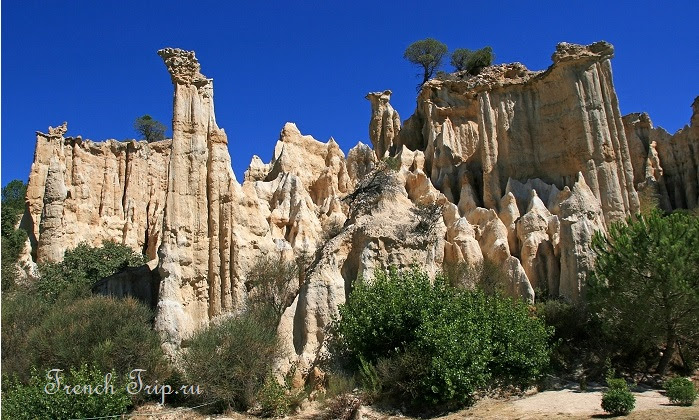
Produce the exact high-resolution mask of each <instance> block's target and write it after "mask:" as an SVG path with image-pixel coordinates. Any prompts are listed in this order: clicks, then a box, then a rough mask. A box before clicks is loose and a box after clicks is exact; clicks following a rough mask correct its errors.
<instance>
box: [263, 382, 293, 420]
mask: <svg viewBox="0 0 699 420" xmlns="http://www.w3.org/2000/svg"><path fill="white" fill-rule="evenodd" d="M257 399H258V401H259V403H260V407H261V409H262V411H261V413H260V414H261V415H263V416H271V417H278V416H284V415H286V414H288V413H289V405H290V402H289V397H288V395H287V389H286V388H285V387H283V386H282V385H280V384H279V382H278V381H277V380H276V379H275V378H274V376H272V375H269V376H268V377H267V379H266V380H265V382H264V384H263V385H262V389H260V393H259V395H258V397H257Z"/></svg>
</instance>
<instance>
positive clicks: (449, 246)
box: [23, 42, 699, 373]
mask: <svg viewBox="0 0 699 420" xmlns="http://www.w3.org/2000/svg"><path fill="white" fill-rule="evenodd" d="M158 53H159V55H160V56H161V57H162V58H163V60H164V62H165V65H166V68H167V70H168V72H169V74H170V76H171V79H172V82H173V86H174V99H173V120H172V129H173V136H172V137H173V138H172V140H165V141H162V142H157V143H150V144H148V143H146V142H135V141H132V142H127V143H120V142H117V141H112V140H110V141H106V142H103V143H93V142H91V141H89V140H85V141H83V140H82V139H81V138H80V137H76V138H73V137H65V133H66V130H67V127H66V126H65V125H63V126H60V127H58V128H56V129H53V128H50V129H49V134H43V133H37V146H36V153H35V158H34V164H33V165H32V170H31V175H30V180H29V187H28V191H27V203H28V211H27V213H26V214H25V218H24V221H23V223H24V226H25V227H27V228H28V230H29V232H30V245H31V246H30V247H28V249H30V250H31V254H32V257H33V258H34V260H35V261H57V260H60V259H61V258H62V257H63V253H64V252H65V251H66V250H67V249H70V248H72V247H74V246H75V245H77V244H78V243H79V242H81V241H88V242H89V243H92V244H94V245H98V244H99V243H101V242H102V240H105V239H109V240H115V241H117V242H120V243H123V244H126V245H128V246H131V247H132V248H134V249H135V250H138V251H142V252H144V253H146V255H147V256H148V257H149V258H150V259H151V260H152V261H151V263H150V264H151V266H157V270H156V272H157V273H158V274H159V277H160V278H159V282H158V281H156V279H153V280H152V281H153V283H152V284H158V285H159V290H158V293H157V316H156V328H157V329H158V330H159V331H160V332H161V333H162V336H163V340H164V343H165V347H166V349H168V351H169V352H170V353H171V354H176V353H177V351H178V348H179V347H180V346H182V345H186V341H185V342H184V343H183V340H186V338H187V337H189V336H190V335H191V334H192V333H193V332H194V331H196V330H197V329H198V328H201V327H202V326H204V325H206V324H207V323H209V322H210V321H211V320H214V319H216V318H217V317H220V316H225V315H227V314H234V313H237V312H240V311H242V310H244V309H245V307H246V305H247V299H248V296H247V294H248V290H247V289H246V287H245V284H246V282H247V277H248V275H249V274H250V270H251V269H252V267H253V266H254V264H255V262H256V261H257V260H258V258H260V257H261V256H264V255H281V256H282V257H284V258H288V259H292V258H297V257H301V256H303V257H304V259H305V260H306V261H308V264H307V267H306V270H305V273H304V275H303V279H302V281H300V282H299V284H294V285H290V288H291V289H292V290H294V291H295V292H296V296H295V298H294V300H293V302H292V303H291V304H290V306H288V307H287V308H286V309H285V311H284V313H283V315H282V318H281V322H280V324H279V333H280V335H281V337H282V340H283V343H284V347H285V350H286V357H285V358H284V359H283V360H281V361H280V363H279V368H280V369H281V370H286V369H288V368H289V367H290V366H291V365H292V364H298V367H299V369H298V372H300V373H306V372H308V371H309V370H310V369H312V367H313V365H314V363H315V362H316V360H317V357H318V355H319V354H320V353H321V352H322V351H323V342H324V339H325V329H326V327H327V326H328V325H329V323H330V322H331V320H332V318H333V317H334V316H335V315H337V313H338V306H339V305H340V304H342V303H344V302H345V300H346V298H347V296H348V295H349V293H350V291H351V288H352V282H353V281H354V280H355V279H357V278H358V277H359V276H361V277H362V278H364V279H365V280H370V278H371V276H372V274H373V271H374V269H376V268H381V267H387V266H391V265H392V266H397V267H399V268H405V267H409V266H410V265H412V264H419V265H420V266H421V267H423V268H424V269H425V270H427V271H428V272H429V273H431V274H433V275H434V274H436V273H437V272H439V271H440V270H442V269H443V266H444V265H445V264H461V263H465V264H468V265H471V266H475V265H478V264H480V263H482V262H483V261H484V260H488V261H490V262H493V263H495V264H497V265H499V266H500V267H502V268H503V270H504V272H505V273H506V274H507V278H508V280H509V282H508V284H507V285H506V289H507V291H508V292H509V293H510V294H512V295H514V296H520V297H522V298H524V299H527V300H530V301H531V300H533V299H535V297H536V294H550V295H553V296H564V297H567V298H569V299H571V300H578V299H580V298H582V296H584V292H585V283H586V277H585V276H586V271H587V269H589V268H590V267H591V266H592V264H593V255H592V253H591V251H590V241H591V238H592V235H593V234H594V232H596V231H605V230H606V228H607V226H608V225H609V223H611V222H613V221H616V220H619V219H623V218H625V217H626V216H629V215H633V214H635V213H636V212H637V211H638V209H639V198H638V194H637V191H639V190H642V189H644V188H651V187H652V188H654V189H655V191H657V192H658V194H659V196H660V201H661V205H662V206H664V207H666V208H668V209H672V208H677V207H693V206H696V205H697V203H699V197H698V196H697V191H698V190H697V184H699V172H698V170H697V168H698V167H699V154H698V152H699V150H697V148H699V140H698V137H699V133H698V131H697V130H699V99H698V100H696V101H695V103H694V105H693V106H694V115H693V116H692V122H691V124H690V125H689V126H688V127H685V128H684V129H682V130H680V131H679V132H678V133H677V134H675V135H674V136H670V135H669V134H667V133H666V132H665V131H664V130H662V129H655V128H653V127H652V124H651V123H650V119H649V118H648V117H647V115H645V114H632V115H630V116H627V117H624V118H623V119H622V117H621V115H620V112H619V106H618V103H617V97H616V93H615V91H614V87H613V84H612V75H611V65H610V61H609V60H610V58H611V57H612V55H613V48H612V46H611V45H609V44H607V43H604V42H599V43H595V44H592V45H589V46H580V45H573V44H565V43H563V44H559V46H558V47H557V49H556V52H555V53H554V54H553V57H552V58H553V65H552V66H551V67H550V68H549V69H547V70H546V71H543V72H532V71H529V70H527V69H526V68H525V67H524V66H523V65H521V64H519V63H514V64H506V65H499V66H492V67H489V68H486V69H484V71H483V72H482V73H481V74H480V75H478V76H475V77H470V76H468V77H467V78H462V76H459V75H456V76H452V77H449V78H448V80H431V81H429V82H427V83H426V84H425V85H424V86H423V88H422V90H421V92H420V94H419V96H418V98H417V108H416V111H415V113H414V114H413V115H412V116H411V117H410V118H409V119H408V120H406V121H405V123H404V125H403V127H402V128H401V122H400V118H399V116H398V113H397V112H396V111H395V110H394V109H393V108H392V106H391V105H390V103H389V100H390V94H391V92H390V91H388V90H387V91H384V92H376V93H369V94H368V95H367V99H369V101H370V102H371V118H370V124H369V134H370V140H371V142H372V145H373V146H374V148H373V150H372V149H371V148H370V147H368V146H366V145H364V144H362V143H359V144H358V145H357V146H355V147H354V148H352V149H351V150H350V151H349V152H348V154H347V155H346V156H345V154H344V153H343V151H342V150H341V149H340V147H339V146H338V144H337V143H336V142H335V140H334V139H332V138H331V139H329V140H328V141H327V142H325V143H324V142H321V141H318V140H316V139H314V138H313V137H311V136H308V135H303V134H302V133H301V132H300V130H299V129H298V128H297V126H296V125H294V124H292V123H287V124H286V125H285V126H284V127H283V129H282V131H281V133H280V136H279V140H278V142H277V144H276V146H275V149H274V155H273V158H272V160H271V161H270V162H268V163H265V162H263V161H262V160H261V159H260V158H259V157H257V156H255V157H253V159H252V162H251V163H250V166H249V168H248V169H247V171H246V172H245V176H244V180H243V182H242V184H241V183H239V182H238V181H237V180H236V178H235V176H234V174H233V171H232V168H231V159H230V155H229V151H228V144H227V137H226V134H225V132H224V131H223V130H222V129H221V128H219V127H218V126H217V124H216V118H215V113H214V103H213V80H212V79H209V78H206V77H205V76H204V75H202V73H201V70H200V65H199V62H198V61H197V59H196V57H195V55H194V53H193V52H189V51H183V50H179V49H173V48H166V49H163V50H160V51H159V52H158ZM132 277H133V276H131V277H128V276H126V277H124V276H122V277H119V279H120V280H119V281H120V282H121V283H119V284H111V283H110V282H109V281H103V282H102V283H100V290H106V291H109V290H117V291H118V293H122V294H123V293H128V290H127V289H129V290H130V289H138V288H139V286H138V285H137V284H134V280H133V278H132ZM144 290H145V289H144ZM148 290H150V289H148ZM143 293H145V292H143ZM145 294H147V293H145ZM148 296H150V295H148Z"/></svg>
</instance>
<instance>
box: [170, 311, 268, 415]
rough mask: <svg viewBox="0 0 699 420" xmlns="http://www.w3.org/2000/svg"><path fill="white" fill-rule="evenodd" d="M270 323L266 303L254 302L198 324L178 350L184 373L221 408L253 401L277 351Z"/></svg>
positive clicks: (205, 396) (251, 403) (246, 407)
mask: <svg viewBox="0 0 699 420" xmlns="http://www.w3.org/2000/svg"><path fill="white" fill-rule="evenodd" d="M276 327H277V325H276V316H275V314H273V313H272V312H271V310H270V309H269V308H262V309H258V308H255V309H252V310H249V311H246V312H243V313H242V314H240V315H238V316H236V317H231V318H228V319H224V320H222V321H220V322H219V323H212V324H210V325H209V326H208V327H207V328H205V329H202V330H199V331H198V332H197V333H195V334H194V336H193V337H192V338H191V340H190V344H189V348H188V351H187V353H185V354H184V360H183V366H184V369H185V373H186V377H187V379H188V380H189V381H190V383H195V384H198V385H200V386H201V390H202V395H201V396H202V397H203V398H204V399H205V400H207V401H217V402H219V403H221V404H222V406H223V408H226V407H237V408H240V409H248V408H250V407H252V406H254V405H255V403H256V401H257V399H258V395H259V393H260V392H261V391H262V390H263V388H264V386H265V381H266V379H267V378H268V377H269V375H271V374H272V368H273V367H274V361H275V360H276V359H277V358H278V357H279V356H280V352H281V347H280V345H279V338H278V337H277V331H276ZM212 355H215V357H212Z"/></svg>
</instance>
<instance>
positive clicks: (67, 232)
mask: <svg viewBox="0 0 699 420" xmlns="http://www.w3.org/2000/svg"><path fill="white" fill-rule="evenodd" d="M169 150H170V141H169V140H164V141H160V142H156V143H150V144H148V143H146V142H145V141H141V142H136V141H129V142H119V141H116V140H108V141H106V142H99V143H95V142H92V141H90V140H82V139H81V138H79V137H78V138H73V137H68V138H65V137H64V136H63V133H54V134H44V133H37V142H36V149H35V153H34V163H33V164H32V167H31V172H30V174H29V183H28V186H27V204H28V215H29V217H28V218H26V217H25V220H24V221H23V223H24V226H25V228H27V230H28V231H29V233H30V235H29V236H30V239H31V243H32V254H34V255H33V256H34V258H35V259H36V260H38V261H39V262H48V261H59V260H61V259H62V258H63V254H64V253H65V251H66V250H69V249H72V248H74V247H75V246H76V245H78V244H79V243H80V242H87V243H89V244H91V245H93V246H99V245H101V244H102V241H104V240H112V241H116V242H118V243H121V244H124V245H127V246H130V247H131V248H133V249H134V250H136V251H138V252H144V253H145V254H146V255H147V256H148V257H149V258H151V259H153V258H155V257H156V252H157V249H158V246H159V241H160V230H161V225H162V212H163V207H164V204H165V191H166V188H167V162H168V159H169ZM49 219H50V220H49Z"/></svg>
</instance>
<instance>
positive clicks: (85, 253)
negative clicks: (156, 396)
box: [2, 243, 170, 418]
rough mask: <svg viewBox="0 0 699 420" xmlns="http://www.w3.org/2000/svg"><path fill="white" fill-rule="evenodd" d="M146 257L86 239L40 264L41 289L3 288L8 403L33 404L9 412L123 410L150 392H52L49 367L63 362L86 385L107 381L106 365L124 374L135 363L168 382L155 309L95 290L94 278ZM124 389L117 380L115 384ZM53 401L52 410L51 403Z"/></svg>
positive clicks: (68, 414) (151, 377)
mask: <svg viewBox="0 0 699 420" xmlns="http://www.w3.org/2000/svg"><path fill="white" fill-rule="evenodd" d="M140 262H142V258H141V257H140V256H138V255H136V254H134V253H133V252H132V251H131V249H129V248H128V247H125V246H122V245H117V244H114V243H105V246H104V247H102V248H92V247H89V246H87V245H80V246H78V247H77V248H75V249H73V250H71V251H68V252H67V253H66V258H65V260H64V261H63V262H61V263H52V264H44V265H43V266H41V269H40V273H41V274H42V277H41V278H40V280H39V281H38V284H37V285H36V288H24V289H19V288H18V289H17V290H14V291H13V292H12V293H9V294H3V297H2V331H3V337H2V338H3V339H2V366H3V375H4V380H3V408H4V409H7V407H10V410H14V409H15V408H16V409H18V410H19V409H20V407H22V406H25V407H27V408H24V409H21V410H20V411H11V412H12V413H16V416H10V417H12V418H81V417H91V416H99V415H103V414H105V413H106V414H109V415H114V414H121V413H123V412H124V411H125V407H127V406H128V405H130V404H131V403H132V402H138V401H140V400H142V399H145V398H147V397H148V396H147V395H135V396H133V397H131V396H129V395H127V396H126V397H125V398H124V396H123V394H119V392H115V393H114V394H110V395H104V394H103V395H97V394H92V395H87V396H84V398H83V397H79V398H77V397H76V396H75V395H66V394H65V393H63V394H60V393H57V394H54V395H50V396H46V395H45V393H44V386H45V385H46V379H45V373H46V371H48V370H50V369H62V370H63V371H64V372H67V373H66V381H68V382H69V381H74V382H75V383H80V384H83V383H91V382H85V381H96V380H97V379H98V378H101V382H104V373H106V372H112V373H113V375H114V377H115V378H125V377H126V375H127V374H128V373H129V372H130V371H131V370H132V369H145V370H146V372H145V373H144V374H143V375H142V376H143V378H144V380H145V381H148V383H153V382H154V381H156V380H159V381H160V383H163V381H164V380H165V379H166V378H167V376H168V375H169V373H170V372H169V367H168V366H167V364H166V362H165V360H164V358H163V354H162V350H161V348H160V339H159V337H158V335H157V333H156V332H155V331H153V329H152V320H153V314H152V312H151V310H150V309H149V308H148V307H146V306H145V305H143V304H141V303H140V302H137V301H135V300H133V299H113V298H108V297H103V296H89V290H90V287H91V286H92V282H94V281H95V280H97V279H99V278H101V277H106V276H109V275H111V274H114V272H116V271H118V270H119V269H120V268H122V267H123V266H125V265H127V264H137V263H140ZM3 275H4V272H3ZM53 282H55V283H53ZM123 388H124V387H123V386H116V385H115V386H114V389H115V391H118V390H121V389H123ZM124 392H125V390H124ZM6 396H7V397H8V398H9V401H10V403H9V404H10V405H8V406H5V402H6V400H5V398H6ZM47 406H51V409H50V410H49V409H44V408H45V407H47ZM12 407H15V408H12ZM31 407H34V408H31ZM42 407H44V408H42ZM22 410H23V411H22ZM32 410H35V411H32ZM44 412H45V413H47V414H42V413H44Z"/></svg>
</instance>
